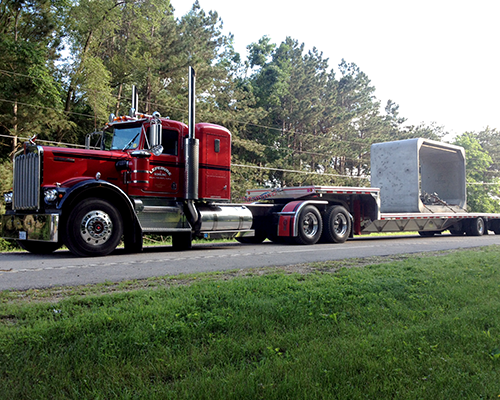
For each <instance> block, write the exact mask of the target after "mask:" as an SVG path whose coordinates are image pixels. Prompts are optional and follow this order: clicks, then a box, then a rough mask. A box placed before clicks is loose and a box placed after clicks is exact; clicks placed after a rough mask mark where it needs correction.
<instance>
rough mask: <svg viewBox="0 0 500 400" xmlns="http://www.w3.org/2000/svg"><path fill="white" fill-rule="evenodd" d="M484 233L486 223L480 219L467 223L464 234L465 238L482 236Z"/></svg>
mask: <svg viewBox="0 0 500 400" xmlns="http://www.w3.org/2000/svg"><path fill="white" fill-rule="evenodd" d="M485 232H487V231H486V223H485V222H484V219H482V218H481V217H478V218H474V219H471V220H469V221H467V226H466V228H465V234H466V235H467V236H483V235H484V234H485Z"/></svg>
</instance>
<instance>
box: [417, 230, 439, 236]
mask: <svg viewBox="0 0 500 400" xmlns="http://www.w3.org/2000/svg"><path fill="white" fill-rule="evenodd" d="M437 233H441V232H438V231H418V234H419V235H420V236H422V237H432V236H434V235H435V234H437Z"/></svg>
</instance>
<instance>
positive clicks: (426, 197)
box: [0, 68, 500, 256]
mask: <svg viewBox="0 0 500 400" xmlns="http://www.w3.org/2000/svg"><path fill="white" fill-rule="evenodd" d="M189 86H190V96H189V125H186V124H184V123H182V122H177V121H172V120H170V119H168V118H162V117H161V116H160V115H159V114H158V113H153V115H144V114H139V113H137V112H136V107H137V98H136V95H135V94H134V95H133V101H132V109H131V112H130V114H129V115H128V116H121V117H114V116H113V117H110V121H109V123H108V124H107V125H106V126H105V127H104V129H103V130H102V131H101V132H99V133H97V139H99V147H98V148H91V146H90V138H91V136H92V135H94V136H95V135H96V134H95V133H94V134H92V135H89V136H88V138H87V139H88V140H87V146H86V149H81V150H79V149H70V148H60V147H50V146H39V145H37V144H35V143H34V141H29V142H27V143H25V144H24V146H23V149H22V150H21V151H20V152H19V153H18V154H17V155H16V156H15V159H14V183H13V191H12V192H9V193H6V194H5V195H4V198H5V202H6V213H5V215H3V216H2V218H1V222H0V224H1V226H0V232H1V234H0V236H1V237H3V238H6V239H13V240H17V242H18V243H19V245H20V246H21V247H22V248H24V249H25V250H28V251H30V252H33V253H39V254H42V253H50V252H53V251H55V250H56V249H58V248H59V247H61V246H62V245H63V244H64V245H66V246H67V247H68V248H69V250H70V251H71V252H73V253H74V254H76V255H79V256H104V255H107V254H109V253H111V252H112V251H113V250H114V249H115V248H116V246H117V245H118V244H119V242H120V240H123V242H124V245H125V249H126V250H127V251H130V252H138V251H141V250H142V246H143V235H144V234H151V233H158V234H163V235H170V236H172V245H173V246H174V248H177V249H189V248H190V247H191V242H192V239H193V238H236V239H237V240H238V241H240V242H243V243H260V242H263V241H264V240H265V239H266V238H267V239H270V240H272V241H276V242H287V243H295V244H315V243H317V242H318V241H322V242H331V243H342V242H345V241H346V240H347V238H348V237H352V236H353V235H354V234H363V233H371V232H393V231H418V232H420V233H421V234H422V235H424V236H430V235H434V234H436V233H440V232H442V231H445V230H450V231H451V232H452V233H453V234H459V235H463V234H467V235H482V234H484V233H487V232H488V230H493V231H494V232H495V233H497V234H500V214H471V213H468V212H466V201H465V185H466V183H465V157H464V151H463V149H462V148H460V147H458V146H451V145H447V144H444V143H440V142H434V141H430V140H425V139H411V140H405V141H399V142H389V143H380V144H375V145H373V146H372V151H371V152H372V186H373V187H370V188H365V187H331V186H307V187H285V188H278V189H255V190H249V191H248V192H247V196H248V202H246V203H245V204H232V203H231V202H230V193H231V175H230V171H231V133H230V132H229V131H228V130H227V129H225V128H224V127H222V126H218V125H214V124H208V123H198V124H195V123H194V121H195V95H194V92H195V80H194V71H192V69H191V68H190V76H189ZM94 139H96V138H95V137H94Z"/></svg>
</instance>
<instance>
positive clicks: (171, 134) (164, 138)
mask: <svg viewBox="0 0 500 400" xmlns="http://www.w3.org/2000/svg"><path fill="white" fill-rule="evenodd" d="M178 143H179V132H177V131H174V130H171V129H162V134H161V144H162V146H163V153H162V154H168V155H171V156H176V155H177V154H178V151H179V150H178V149H179V146H178Z"/></svg>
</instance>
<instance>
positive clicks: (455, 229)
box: [449, 221, 465, 236]
mask: <svg viewBox="0 0 500 400" xmlns="http://www.w3.org/2000/svg"><path fill="white" fill-rule="evenodd" d="M449 231H450V233H451V234H452V235H455V236H463V234H464V233H465V230H464V227H463V223H462V221H458V222H457V223H456V224H454V225H452V226H450V228H449Z"/></svg>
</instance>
